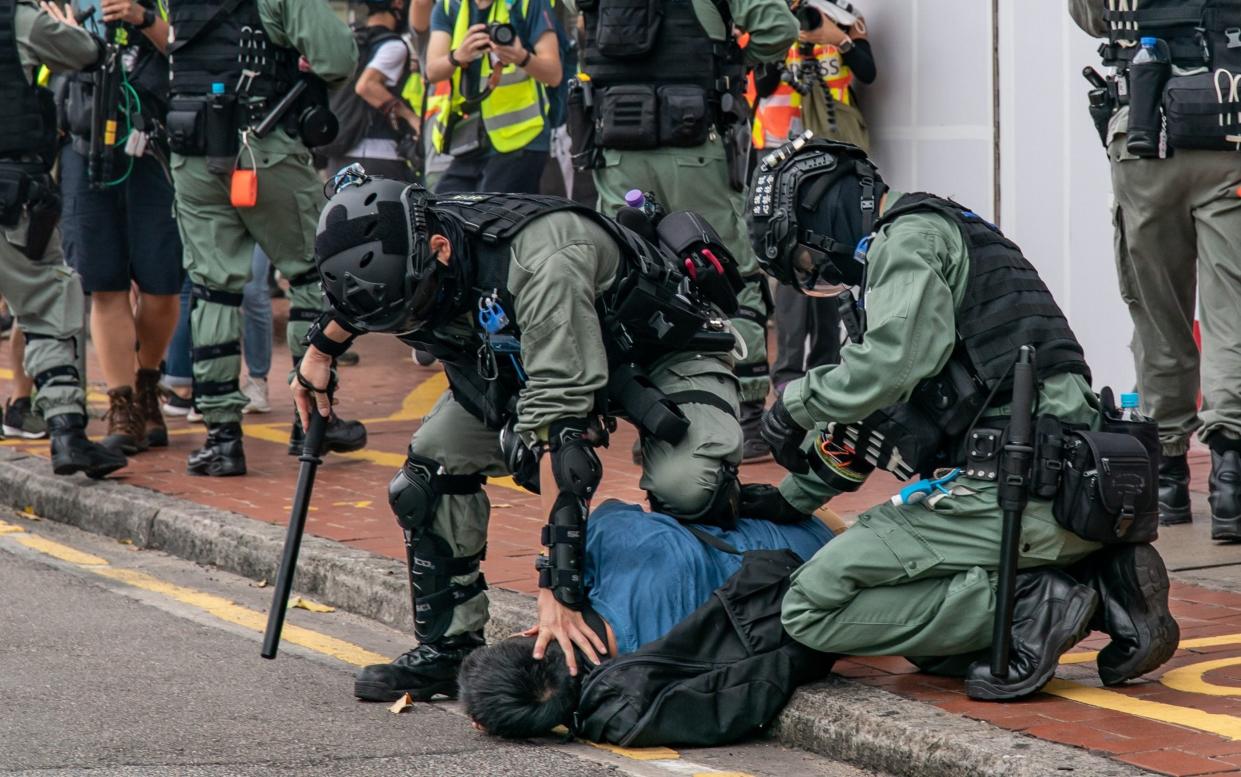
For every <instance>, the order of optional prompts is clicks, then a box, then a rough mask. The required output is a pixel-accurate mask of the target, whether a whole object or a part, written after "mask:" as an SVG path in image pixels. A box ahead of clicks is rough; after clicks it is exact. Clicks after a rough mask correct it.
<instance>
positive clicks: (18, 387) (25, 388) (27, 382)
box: [9, 324, 34, 399]
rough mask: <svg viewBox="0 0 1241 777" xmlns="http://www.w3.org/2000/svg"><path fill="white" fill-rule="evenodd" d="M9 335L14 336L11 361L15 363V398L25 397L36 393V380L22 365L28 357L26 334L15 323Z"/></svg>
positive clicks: (10, 352)
mask: <svg viewBox="0 0 1241 777" xmlns="http://www.w3.org/2000/svg"><path fill="white" fill-rule="evenodd" d="M9 337H11V338H12V342H11V343H10V344H9V357H10V358H9V361H10V362H11V363H12V365H13V399H25V398H26V397H29V396H30V395H31V394H33V393H34V381H33V380H32V379H31V378H30V376H29V375H27V374H26V370H25V368H24V367H23V366H22V360H23V359H25V358H26V336H25V335H24V334H22V330H21V327H19V326H17V325H16V324H14V325H13V331H12V332H11V333H10V334H9Z"/></svg>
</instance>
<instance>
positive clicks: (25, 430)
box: [4, 397, 47, 440]
mask: <svg viewBox="0 0 1241 777" xmlns="http://www.w3.org/2000/svg"><path fill="white" fill-rule="evenodd" d="M4 436H5V437H9V438H21V439H23V440H41V439H43V438H44V437H47V424H46V423H44V422H43V419H42V418H41V417H40V416H39V414H38V413H36V412H35V411H34V408H33V407H31V405H30V397H18V398H17V399H10V400H8V401H6V402H5V403H4Z"/></svg>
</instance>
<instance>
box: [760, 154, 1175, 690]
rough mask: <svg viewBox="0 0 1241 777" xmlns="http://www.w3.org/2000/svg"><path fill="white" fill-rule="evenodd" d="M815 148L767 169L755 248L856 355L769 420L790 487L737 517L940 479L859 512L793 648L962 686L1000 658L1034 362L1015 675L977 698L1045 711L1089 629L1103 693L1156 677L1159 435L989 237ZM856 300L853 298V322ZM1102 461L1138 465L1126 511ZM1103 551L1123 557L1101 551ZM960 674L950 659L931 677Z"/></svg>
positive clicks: (802, 579)
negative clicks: (1022, 392)
mask: <svg viewBox="0 0 1241 777" xmlns="http://www.w3.org/2000/svg"><path fill="white" fill-rule="evenodd" d="M807 137H808V136H804V137H802V138H799V139H798V140H796V141H794V142H791V143H789V144H786V145H785V146H783V147H781V148H780V149H779V150H777V151H775V152H773V153H772V154H770V155H769V156H767V157H766V158H764V159H763V160H762V162H761V164H760V166H759V168H758V169H757V170H756V171H755V177H754V180H753V185H752V193H751V203H750V204H751V210H752V213H751V216H750V218H751V225H750V228H751V233H750V234H751V236H752V240H753V242H754V247H755V251H756V252H757V254H758V255H759V257H760V260H761V261H762V262H763V264H764V267H765V269H766V270H767V272H769V273H770V274H772V275H773V276H775V277H776V278H777V279H778V280H780V281H781V282H783V283H786V284H789V285H790V286H793V287H795V288H797V289H798V290H800V291H802V292H803V293H806V294H813V295H822V296H831V295H841V294H846V295H848V296H846V297H845V300H846V304H842V306H841V308H842V313H843V314H844V315H845V316H846V317H847V319H848V320H849V321H848V323H849V324H851V327H850V328H851V330H852V331H851V338H850V339H851V340H852V342H850V343H847V344H846V345H845V346H844V347H843V348H842V350H841V353H840V364H839V365H823V366H819V367H816V368H814V369H812V370H810V371H809V373H808V374H807V375H806V376H805V377H804V378H802V379H800V380H796V381H793V382H791V383H790V384H789V385H788V387H787V388H786V389H785V391H784V393H783V395H782V397H781V398H780V399H779V400H778V401H777V402H776V403H775V404H774V405H773V406H772V407H771V408H770V409H769V410H768V411H767V413H766V414H765V415H764V418H763V435H764V437H765V439H766V440H767V441H768V442H769V443H770V444H771V445H772V447H773V450H774V453H775V456H776V458H777V460H778V461H779V462H780V463H781V464H783V465H784V466H786V467H787V468H789V469H790V470H791V471H792V473H793V474H791V475H789V476H788V477H786V478H785V480H784V481H783V482H782V483H781V484H780V486H779V487H778V489H777V488H775V487H772V486H747V487H746V488H745V489H744V490H743V497H742V510H743V512H744V513H745V514H747V515H753V516H754V517H764V516H766V517H780V516H784V517H791V516H792V515H796V514H802V513H807V512H810V511H811V510H813V509H815V508H817V507H818V506H820V505H821V504H822V503H823V502H825V501H826V500H828V499H830V498H831V497H832V496H834V495H836V494H838V493H841V492H843V491H851V490H855V489H856V488H858V486H859V485H860V484H861V482H862V481H863V480H864V479H865V477H866V475H867V474H868V473H869V472H870V471H872V470H873V469H874V468H875V467H879V468H883V469H887V470H889V471H892V472H894V473H896V474H897V475H898V476H900V477H904V478H908V477H910V476H911V475H912V474H913V473H915V472H917V473H920V474H921V475H922V476H923V479H924V480H928V479H930V478H932V477H934V476H940V477H941V480H939V481H936V482H937V483H939V487H938V488H934V489H933V496H930V497H929V498H927V499H925V500H923V501H921V502H915V503H911V502H913V500H912V499H901V498H895V499H894V500H893V503H892V504H888V503H885V504H881V505H878V506H876V507H873V508H871V509H870V510H868V511H866V512H865V513H863V514H862V515H861V516H860V517H859V519H858V522H857V525H855V526H854V527H852V528H851V529H850V530H849V531H848V532H846V533H845V534H844V535H843V536H841V537H839V538H837V539H836V541H834V542H832V543H830V544H829V545H828V546H827V547H825V548H824V549H823V551H822V552H820V553H819V554H817V555H816V556H815V557H814V559H813V560H811V561H810V562H809V563H808V564H806V565H805V566H804V567H802V568H801V569H800V570H799V571H798V572H796V573H795V575H794V577H793V582H792V587H791V588H790V590H789V593H788V595H787V596H786V598H785V600H784V607H783V622H784V625H785V628H787V629H788V631H789V633H790V634H791V635H792V636H793V637H794V638H796V639H797V640H798V641H800V642H803V643H805V644H806V645H808V646H810V647H813V648H815V649H817V650H822V651H826V652H835V653H844V654H855V655H883V654H894V655H905V656H912V657H917V658H915V659H912V660H915V663H919V664H920V665H922V666H924V667H926V668H928V669H930V670H936V669H937V670H939V671H946V672H952V673H960V672H962V671H965V667H966V666H967V665H968V662H969V660H970V659H972V658H974V657H977V656H974V655H972V654H976V653H977V652H978V651H980V650H982V649H984V648H986V647H987V646H988V645H989V644H990V643H991V635H992V624H993V621H994V617H995V611H996V593H995V590H994V585H995V575H996V570H997V567H998V565H999V558H1000V553H999V548H1000V537H1001V526H1002V523H1003V522H1002V515H1003V511H1002V510H1001V508H1000V506H999V504H998V503H997V482H998V481H1001V480H1004V472H997V469H998V467H997V461H998V459H999V453H1000V451H1001V449H1002V447H1003V442H1004V434H1005V428H1006V426H1007V424H1008V415H1009V408H1008V405H1009V403H1010V402H1011V401H1012V395H1013V390H1012V385H1013V378H1012V377H1011V375H1012V374H1013V373H1012V367H1013V365H1014V363H1015V362H1016V361H1017V357H1018V349H1019V348H1020V347H1021V346H1025V345H1031V346H1034V348H1035V349H1036V360H1035V366H1034V369H1035V374H1036V381H1037V387H1036V391H1035V396H1036V398H1037V404H1036V407H1037V411H1036V412H1037V416H1038V417H1037V422H1036V431H1037V438H1038V444H1037V446H1036V447H1035V452H1034V461H1035V464H1034V467H1033V473H1034V474H1033V476H1032V478H1031V480H1032V481H1033V483H1034V486H1033V487H1032V492H1033V493H1031V496H1032V497H1035V498H1032V499H1030V501H1029V506H1028V507H1027V508H1026V509H1025V516H1024V525H1023V528H1022V532H1021V541H1020V546H1019V549H1020V561H1019V565H1020V567H1021V569H1022V572H1021V573H1020V574H1019V575H1018V577H1017V585H1016V592H1017V593H1016V603H1015V611H1016V614H1015V617H1014V620H1013V622H1014V626H1013V630H1012V636H1013V650H1012V658H1011V660H1010V665H1009V669H1008V674H1007V678H1006V679H999V678H996V677H994V676H993V675H992V674H991V672H990V671H989V667H988V666H987V665H986V662H978V663H975V664H974V665H973V666H972V667H969V669H968V672H969V673H968V679H967V682H966V690H967V693H968V694H969V695H970V696H971V697H973V698H979V699H1007V698H1016V697H1019V696H1024V695H1026V694H1029V693H1033V692H1035V691H1037V690H1038V689H1039V688H1041V687H1042V686H1043V685H1044V684H1045V683H1046V682H1047V680H1048V679H1050V677H1051V676H1052V674H1054V672H1055V667H1056V664H1057V659H1058V658H1059V656H1060V655H1061V654H1062V653H1063V652H1064V651H1066V650H1068V649H1069V648H1070V647H1072V645H1073V644H1075V643H1076V642H1077V641H1078V640H1080V639H1081V638H1082V637H1083V636H1084V635H1085V634H1086V633H1087V631H1088V630H1090V629H1091V628H1094V629H1099V630H1102V631H1105V632H1107V633H1108V634H1109V635H1111V636H1112V639H1113V641H1112V643H1111V644H1110V645H1108V646H1107V647H1106V648H1105V649H1104V650H1102V651H1101V652H1100V654H1099V659H1098V664H1099V671H1100V674H1101V676H1102V678H1103V680H1104V682H1105V683H1106V684H1108V685H1113V684H1118V683H1122V682H1124V681H1126V680H1128V679H1131V678H1134V677H1137V676H1138V675H1140V674H1143V673H1145V672H1148V671H1150V670H1152V669H1154V668H1156V667H1157V666H1159V665H1160V664H1162V663H1163V662H1164V661H1166V660H1167V659H1168V658H1169V657H1170V656H1171V655H1172V653H1173V652H1174V651H1175V649H1176V645H1177V638H1178V635H1179V630H1178V628H1177V625H1176V622H1175V621H1174V620H1173V619H1172V617H1171V615H1170V614H1169V612H1168V607H1167V600H1168V577H1167V572H1166V570H1165V569H1164V565H1163V562H1162V560H1161V559H1160V558H1159V554H1158V553H1156V552H1155V550H1154V548H1153V547H1152V546H1151V545H1150V544H1149V542H1150V540H1152V539H1153V538H1154V535H1155V533H1156V531H1157V526H1158V510H1157V506H1156V494H1155V486H1154V483H1155V480H1156V475H1155V468H1156V467H1157V457H1158V443H1157V439H1156V434H1155V430H1154V426H1153V424H1150V423H1147V424H1144V425H1142V429H1141V430H1137V431H1135V430H1134V429H1131V428H1130V427H1128V426H1126V425H1125V424H1124V423H1122V422H1121V420H1120V419H1119V416H1118V415H1115V414H1113V413H1111V412H1109V411H1108V407H1107V405H1108V404H1109V402H1107V401H1104V402H1102V403H1101V402H1100V400H1099V398H1098V397H1096V395H1095V394H1094V393H1093V392H1092V391H1091V388H1090V382H1089V381H1090V371H1089V368H1088V367H1087V365H1086V362H1085V359H1084V356H1083V352H1082V349H1081V346H1080V345H1079V344H1078V342H1077V339H1076V338H1075V336H1074V335H1073V332H1072V330H1071V329H1070V328H1069V325H1068V322H1067V321H1066V320H1065V318H1064V316H1063V314H1062V313H1061V311H1060V309H1059V307H1058V306H1057V305H1056V302H1055V300H1054V299H1053V298H1052V295H1051V293H1050V292H1049V291H1048V289H1047V287H1046V286H1045V285H1044V284H1043V282H1042V281H1041V279H1040V278H1039V276H1038V273H1037V272H1036V271H1035V269H1034V267H1033V266H1032V265H1031V264H1030V263H1029V262H1028V261H1027V260H1026V259H1025V258H1024V257H1023V256H1022V254H1021V251H1020V249H1019V248H1018V247H1017V246H1016V245H1015V244H1013V243H1012V242H1010V241H1008V240H1007V239H1006V238H1004V236H1003V235H1002V234H1001V233H1000V232H999V230H998V229H997V228H996V227H995V226H994V225H992V224H989V223H988V222H986V221H984V220H983V219H982V218H980V217H979V216H977V215H976V214H974V213H973V212H971V211H969V210H968V209H966V208H964V207H962V206H960V205H957V204H956V203H953V202H951V201H949V200H946V199H942V198H939V197H936V196H934V195H930V194H909V195H906V194H901V193H899V192H896V191H893V190H890V189H889V188H888V187H887V186H886V185H885V184H884V182H883V179H882V178H881V177H880V176H879V172H878V170H877V169H876V168H875V166H874V165H873V164H872V163H871V162H870V160H869V159H867V158H866V155H865V154H864V152H862V151H861V150H860V149H858V148H856V147H854V146H850V145H847V144H843V143H833V142H829V141H823V140H809V141H808V142H807ZM852 287H859V288H860V289H861V292H860V304H858V303H855V302H854V300H853V298H852V295H851V294H850V293H849V289H851V288H852ZM1104 396H1105V400H1106V399H1108V398H1110V390H1107V391H1105V395H1104ZM1148 427H1149V428H1148ZM810 430H818V432H817V433H815V434H809V432H810ZM1100 430H1102V431H1103V432H1107V433H1101V432H1100ZM1138 431H1142V432H1144V434H1145V436H1144V438H1143V441H1139V440H1138V439H1136V438H1135V436H1134V435H1135V434H1137V433H1138ZM1122 432H1123V433H1122ZM1091 446H1095V447H1094V448H1092V447H1091ZM1152 449H1153V450H1152ZM1090 450H1095V452H1096V453H1098V455H1099V458H1100V459H1102V458H1104V457H1109V456H1110V457H1111V458H1112V461H1113V462H1116V461H1119V460H1120V458H1121V456H1120V455H1119V451H1121V450H1123V451H1125V454H1124V456H1126V457H1129V458H1130V459H1131V460H1132V461H1134V462H1135V469H1134V470H1133V471H1132V472H1131V473H1129V474H1131V475H1132V476H1133V479H1132V480H1131V481H1129V482H1130V483H1133V484H1139V486H1140V487H1138V488H1134V489H1132V490H1129V491H1128V492H1127V496H1125V495H1123V494H1121V493H1120V492H1124V491H1125V490H1126V486H1124V485H1121V486H1117V485H1116V484H1115V483H1113V482H1111V481H1110V480H1109V479H1108V478H1105V477H1103V476H1101V475H1100V476H1099V477H1098V478H1096V479H1095V480H1089V477H1090V476H1093V475H1094V474H1095V472H1091V471H1089V470H1090V468H1092V467H1095V465H1094V464H1092V463H1091V461H1090V460H1088V457H1089V451H1090ZM1102 469H1106V466H1104V467H1098V468H1097V469H1096V471H1098V470H1102ZM1061 475H1062V476H1063V480H1062V481H1061V480H1060V479H1059V478H1060V477H1061ZM1083 483H1085V484H1086V485H1087V486H1091V487H1097V488H1098V489H1099V493H1100V494H1102V500H1103V501H1104V502H1107V503H1109V504H1110V500H1112V499H1113V498H1115V499H1116V500H1118V502H1123V503H1124V505H1123V507H1121V508H1119V509H1118V510H1117V512H1116V513H1115V514H1112V513H1109V514H1107V515H1101V514H1100V515H1096V514H1094V513H1092V512H1090V509H1088V508H1091V505H1096V506H1097V505H1098V504H1099V502H1100V500H1099V499H1095V498H1094V497H1095V496H1096V494H1095V492H1092V491H1088V489H1086V488H1085V486H1083V487H1082V488H1076V486H1081V485H1082V484H1083ZM903 493H904V492H903ZM1079 497H1080V501H1075V500H1076V499H1077V498H1079ZM1087 519H1089V521H1088V520H1087ZM1067 526H1072V527H1073V528H1074V531H1070V530H1068V528H1066V527H1067ZM1100 542H1108V543H1112V544H1110V545H1107V546H1106V547H1104V549H1102V550H1100V548H1101V547H1103V546H1101V544H1100ZM1086 559H1088V560H1086ZM1083 560H1086V561H1085V563H1083V564H1081V565H1080V566H1079V567H1075V568H1072V569H1070V570H1068V571H1067V572H1066V571H1064V569H1063V568H1066V567H1070V565H1073V564H1075V563H1076V562H1082V561H1083ZM950 656H953V657H957V658H956V659H954V660H952V661H944V660H939V659H938V658H937V659H934V660H932V659H929V658H923V657H950Z"/></svg>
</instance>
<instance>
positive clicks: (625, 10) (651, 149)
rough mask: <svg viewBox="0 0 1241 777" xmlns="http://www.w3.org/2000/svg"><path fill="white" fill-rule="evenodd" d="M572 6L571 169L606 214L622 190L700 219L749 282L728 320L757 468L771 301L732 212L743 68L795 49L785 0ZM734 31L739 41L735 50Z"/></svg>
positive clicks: (740, 220) (741, 140)
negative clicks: (575, 53) (576, 19)
mask: <svg viewBox="0 0 1241 777" xmlns="http://www.w3.org/2000/svg"><path fill="white" fill-rule="evenodd" d="M579 5H580V7H581V10H582V11H583V13H584V16H585V29H586V47H585V51H584V53H583V56H582V71H583V73H584V74H585V75H584V76H583V77H582V78H581V79H579V84H580V85H579V87H578V88H576V89H574V90H571V92H570V98H569V105H570V120H569V121H570V127H569V131H570V134H573V135H575V136H576V139H575V143H576V144H577V145H579V146H584V148H578V149H577V153H575V160H576V162H575V163H576V164H577V165H578V167H579V169H585V168H593V169H594V177H595V186H596V188H597V189H598V191H599V209H600V210H601V211H603V212H604V213H613V212H615V211H616V210H617V209H618V208H620V207H622V206H623V205H625V195H626V193H627V192H629V191H630V190H633V189H639V190H641V191H643V192H651V193H653V194H654V195H655V199H656V200H657V201H658V202H659V203H660V204H662V205H663V206H664V207H665V208H667V209H669V210H681V209H690V210H694V211H697V212H699V213H701V214H702V215H703V216H704V217H705V218H706V219H707V220H708V221H710V222H711V224H713V225H715V227H716V229H718V230H719V231H720V234H721V235H722V236H723V237H724V239H725V243H726V245H727V246H728V247H729V250H730V251H731V252H732V254H733V256H736V257H737V260H738V262H740V265H741V273H742V275H743V276H745V277H746V279H747V285H746V289H745V291H744V292H743V293H742V296H741V308H740V312H739V314H738V317H737V318H736V319H735V321H734V326H735V328H736V330H737V332H738V333H739V334H740V335H741V336H742V339H743V341H744V343H745V349H746V353H745V355H744V358H740V359H738V360H737V368H736V369H737V377H738V378H740V380H741V400H742V425H743V428H745V430H746V452H745V458H746V459H747V460H751V459H756V458H761V457H763V456H765V455H766V454H767V451H766V446H765V445H764V444H763V442H762V440H761V439H760V438H759V437H758V427H757V424H758V419H759V417H760V415H761V413H762V410H763V404H764V402H765V400H766V398H767V391H768V387H769V383H770V381H769V380H768V372H769V368H768V365H767V331H766V323H767V317H768V315H769V309H770V301H769V299H768V297H769V294H768V289H767V286H766V281H765V280H764V279H763V278H762V276H761V273H760V272H759V269H758V265H757V263H756V262H755V261H754V259H753V257H752V256H751V255H750V252H749V246H748V244H747V241H746V233H745V221H744V216H743V213H742V211H743V206H744V203H745V197H744V195H743V193H742V192H743V190H744V188H745V176H746V169H747V164H748V159H749V145H750V141H749V129H750V128H749V122H748V117H747V110H746V108H745V98H744V90H745V81H746V75H745V68H746V65H747V64H755V63H758V62H775V61H778V60H780V59H781V58H782V57H783V56H784V54H785V52H787V51H788V48H789V46H790V45H791V44H793V43H794V42H795V41H796V40H797V32H798V25H797V20H796V19H795V18H794V17H793V14H792V12H790V11H789V9H788V4H787V3H786V2H785V0H713V1H712V2H701V3H700V2H691V0H671V1H670V2H663V3H657V2H655V1H654V0H650V2H647V3H638V4H636V5H635V4H634V3H631V2H627V1H626V0H597V1H595V2H590V3H585V2H580V3H579ZM661 11H662V14H661V13H660V12H661ZM734 25H735V26H736V27H737V28H739V29H740V30H742V31H744V32H746V33H748V34H749V43H748V44H747V45H746V47H745V49H744V50H743V49H741V48H740V47H739V46H738V45H737V43H736V41H735V40H734V29H733V27H734ZM575 117H577V118H575ZM575 125H577V126H576V127H575ZM583 125H588V126H590V127H592V128H593V129H591V130H585V129H582V126H583Z"/></svg>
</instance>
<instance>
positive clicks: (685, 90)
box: [656, 86, 711, 146]
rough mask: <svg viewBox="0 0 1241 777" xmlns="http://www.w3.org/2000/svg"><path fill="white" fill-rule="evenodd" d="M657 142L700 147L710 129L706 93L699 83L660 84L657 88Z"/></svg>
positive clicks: (709, 113) (709, 111)
mask: <svg viewBox="0 0 1241 777" xmlns="http://www.w3.org/2000/svg"><path fill="white" fill-rule="evenodd" d="M656 96H657V97H658V104H659V107H658V113H659V145H661V146H700V145H702V144H703V143H706V142H707V136H708V134H709V132H710V129H711V110H710V107H709V105H708V102H707V92H706V90H704V89H702V88H701V87H698V86H661V87H659V88H658V90H657V91H656Z"/></svg>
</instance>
